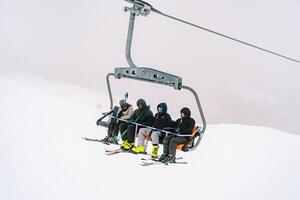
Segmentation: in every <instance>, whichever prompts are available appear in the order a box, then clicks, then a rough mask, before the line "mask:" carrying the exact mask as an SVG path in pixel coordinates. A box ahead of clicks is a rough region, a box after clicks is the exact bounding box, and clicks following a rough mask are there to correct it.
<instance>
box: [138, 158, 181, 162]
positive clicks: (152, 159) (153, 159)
mask: <svg viewBox="0 0 300 200" xmlns="http://www.w3.org/2000/svg"><path fill="white" fill-rule="evenodd" d="M181 159H183V157H176V160H181ZM141 160H144V161H147V160H150V161H155V162H160V161H158V159H157V158H141Z"/></svg>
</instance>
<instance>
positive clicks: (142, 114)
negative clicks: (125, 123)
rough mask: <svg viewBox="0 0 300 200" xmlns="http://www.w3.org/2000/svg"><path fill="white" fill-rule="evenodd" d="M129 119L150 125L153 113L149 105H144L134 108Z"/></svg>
mask: <svg viewBox="0 0 300 200" xmlns="http://www.w3.org/2000/svg"><path fill="white" fill-rule="evenodd" d="M130 121H132V122H136V123H139V124H143V125H146V126H151V125H152V121H153V113H152V111H151V110H150V106H146V107H144V108H143V109H136V110H135V111H134V112H133V115H132V116H131V118H130Z"/></svg>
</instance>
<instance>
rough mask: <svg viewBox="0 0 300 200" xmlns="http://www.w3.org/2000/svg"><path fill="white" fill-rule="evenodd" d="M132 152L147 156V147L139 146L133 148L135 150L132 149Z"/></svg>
mask: <svg viewBox="0 0 300 200" xmlns="http://www.w3.org/2000/svg"><path fill="white" fill-rule="evenodd" d="M131 151H132V152H133V153H136V154H139V153H141V154H142V153H143V154H145V153H146V147H145V146H137V147H133V148H132V149H131Z"/></svg>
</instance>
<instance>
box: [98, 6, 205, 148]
mask: <svg viewBox="0 0 300 200" xmlns="http://www.w3.org/2000/svg"><path fill="white" fill-rule="evenodd" d="M125 1H126V2H129V3H131V4H133V6H132V7H125V8H124V11H125V12H130V18H129V27H128V33H127V42H126V60H127V63H128V65H129V67H117V68H115V69H114V72H113V73H109V74H107V76H106V83H107V88H108V93H109V98H110V112H108V113H104V114H103V117H101V118H100V119H99V120H98V121H97V125H99V126H103V127H108V124H109V122H110V120H112V119H113V118H116V115H117V111H118V107H117V106H115V107H113V98H112V91H111V86H110V77H114V78H116V79H122V78H128V79H134V80H139V81H145V82H150V83H154V84H161V85H166V86H170V87H172V88H174V89H176V90H182V89H185V90H188V91H190V92H191V93H192V94H193V96H194V97H195V100H196V103H197V107H198V110H199V114H200V117H201V120H202V124H201V125H196V126H195V127H194V129H193V133H191V137H190V141H189V143H188V144H187V145H185V146H184V147H183V146H181V147H177V148H178V149H181V150H183V151H192V150H194V149H196V148H197V147H198V145H199V143H200V141H201V138H202V136H203V134H204V132H205V129H206V121H205V117H204V113H203V110H202V107H201V104H200V101H199V97H198V95H197V93H196V92H195V90H194V89H193V88H191V87H189V86H186V85H183V84H182V78H181V77H179V76H176V75H173V74H169V73H166V72H162V71H159V70H156V69H153V68H148V67H137V66H136V65H135V64H134V62H133V60H132V57H131V44H132V37H133V29H134V23H135V17H136V16H139V15H141V16H145V17H146V16H147V15H149V14H150V12H151V11H155V9H154V8H153V7H152V6H151V5H150V4H148V3H146V2H144V1H140V0H125ZM106 117H109V120H108V121H107V122H105V121H102V120H103V119H104V118H106Z"/></svg>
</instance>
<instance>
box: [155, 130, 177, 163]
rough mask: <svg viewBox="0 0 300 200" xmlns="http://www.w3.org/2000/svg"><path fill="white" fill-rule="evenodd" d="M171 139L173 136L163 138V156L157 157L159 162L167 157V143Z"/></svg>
mask: <svg viewBox="0 0 300 200" xmlns="http://www.w3.org/2000/svg"><path fill="white" fill-rule="evenodd" d="M173 137H174V136H173V135H168V136H166V137H165V138H164V144H163V154H162V155H161V156H160V157H159V159H158V160H159V161H163V160H164V159H165V158H166V157H168V156H169V142H170V140H171V139H172V138H173Z"/></svg>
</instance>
